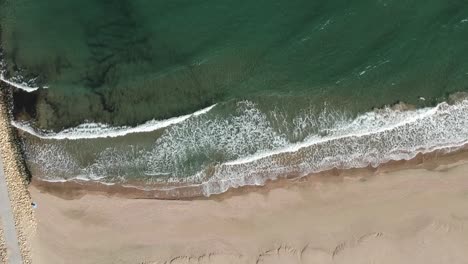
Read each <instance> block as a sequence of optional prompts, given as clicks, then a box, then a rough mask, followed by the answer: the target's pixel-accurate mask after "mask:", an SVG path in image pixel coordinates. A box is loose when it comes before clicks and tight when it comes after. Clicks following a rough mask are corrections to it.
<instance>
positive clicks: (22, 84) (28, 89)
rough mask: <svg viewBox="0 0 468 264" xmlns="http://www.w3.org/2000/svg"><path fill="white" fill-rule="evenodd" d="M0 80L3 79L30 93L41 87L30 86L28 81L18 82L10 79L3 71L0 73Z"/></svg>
mask: <svg viewBox="0 0 468 264" xmlns="http://www.w3.org/2000/svg"><path fill="white" fill-rule="evenodd" d="M0 81H3V82H5V83H7V84H9V85H11V86H14V87H16V88H18V89H21V90H24V91H26V92H28V93H31V92H34V91H36V90H37V89H39V87H29V86H28V85H27V84H26V83H16V82H12V81H9V80H7V79H6V78H5V77H4V76H3V73H0Z"/></svg>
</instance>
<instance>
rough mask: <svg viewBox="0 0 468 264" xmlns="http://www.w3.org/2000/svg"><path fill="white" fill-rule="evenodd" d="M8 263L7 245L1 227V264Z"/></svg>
mask: <svg viewBox="0 0 468 264" xmlns="http://www.w3.org/2000/svg"><path fill="white" fill-rule="evenodd" d="M3 263H6V246H5V239H4V237H3V230H2V228H1V227H0V264H3Z"/></svg>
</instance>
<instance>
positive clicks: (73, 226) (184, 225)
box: [30, 161, 468, 264]
mask: <svg viewBox="0 0 468 264" xmlns="http://www.w3.org/2000/svg"><path fill="white" fill-rule="evenodd" d="M428 167H429V168H430V169H427V168H428ZM30 191H31V195H32V197H33V199H34V200H35V201H36V202H38V208H37V209H36V217H37V220H38V231H37V235H36V238H35V241H34V243H33V252H32V256H33V261H34V263H47V264H53V263H70V264H71V263H83V264H84V263H278V264H279V263H281V264H287V263H392V264H394V263H425V264H426V263H468V250H467V249H468V162H466V161H458V162H457V163H456V164H452V165H432V166H424V168H423V167H422V166H418V168H415V169H405V170H399V171H391V172H388V171H387V172H380V173H377V174H376V175H374V176H370V177H369V176H366V177H359V176H353V177H336V179H334V180H327V181H317V180H305V181H304V180H302V181H301V182H299V183H298V182H296V183H293V182H290V183H289V184H285V185H284V186H283V187H276V188H272V189H270V190H268V191H262V192H252V191H249V192H247V193H242V192H239V195H228V196H224V197H223V196H221V197H218V198H214V199H205V200H194V201H164V200H144V199H128V198H123V197H107V196H104V195H100V194H88V195H85V196H83V197H81V198H78V199H72V200H66V199H63V198H59V197H57V196H54V195H51V194H50V193H43V192H41V191H39V189H38V188H36V187H34V186H31V187H30Z"/></svg>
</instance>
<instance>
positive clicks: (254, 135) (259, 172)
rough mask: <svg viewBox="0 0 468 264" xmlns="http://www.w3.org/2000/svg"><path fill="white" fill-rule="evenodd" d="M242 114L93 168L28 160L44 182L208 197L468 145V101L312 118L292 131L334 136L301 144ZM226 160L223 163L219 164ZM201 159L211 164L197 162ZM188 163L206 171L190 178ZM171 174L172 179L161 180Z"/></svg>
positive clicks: (111, 155)
mask: <svg viewBox="0 0 468 264" xmlns="http://www.w3.org/2000/svg"><path fill="white" fill-rule="evenodd" d="M236 107H237V109H236V110H235V111H233V112H235V113H236V114H234V115H233V116H231V117H221V118H220V117H213V116H199V117H197V118H190V119H186V120H184V121H182V122H180V123H177V124H174V125H173V126H171V127H169V128H168V129H166V130H165V131H164V132H163V134H162V135H161V136H160V137H158V139H155V140H156V141H155V143H154V145H152V146H150V148H149V149H148V148H141V147H134V146H132V145H130V146H127V147H125V148H121V147H109V148H105V149H102V150H99V152H98V153H96V158H95V160H94V163H93V164H91V165H86V167H82V165H79V164H80V163H79V162H77V160H76V158H75V157H74V155H76V154H74V153H72V152H68V151H67V150H66V148H65V147H63V145H62V144H63V143H60V142H57V143H53V144H52V143H47V144H42V145H33V146H31V149H30V150H28V151H27V152H29V154H28V156H29V157H28V158H29V159H30V160H31V162H33V163H34V164H35V165H38V166H39V167H40V168H41V171H42V172H43V173H45V175H46V176H44V178H45V179H50V180H54V181H55V180H58V179H60V178H61V177H65V178H66V179H69V180H71V179H77V176H79V177H86V178H87V179H89V180H92V181H99V182H107V183H111V182H120V183H125V181H126V179H127V177H132V176H134V175H135V174H132V173H134V172H135V171H140V172H144V175H143V176H145V175H146V176H147V177H149V179H150V180H148V185H147V188H151V187H152V186H151V183H154V182H156V183H164V182H166V183H184V185H186V186H194V185H195V186H200V187H201V188H202V189H203V193H204V194H205V195H207V196H209V195H211V194H216V193H222V192H224V191H226V190H227V189H229V188H233V187H234V188H235V187H239V186H244V185H263V184H264V183H265V181H266V180H268V179H276V178H278V177H281V176H283V175H285V174H289V173H294V174H295V175H298V176H302V175H307V174H310V173H314V172H320V171H324V170H329V169H332V168H340V169H347V168H360V167H366V166H368V165H372V166H377V165H379V164H382V163H385V162H388V161H390V160H401V159H405V160H407V159H411V158H413V157H415V156H416V155H417V154H418V153H427V152H431V151H434V150H440V149H443V150H447V151H450V150H455V149H457V148H458V147H460V146H463V145H465V144H466V143H468V141H467V140H468V101H467V100H465V101H461V102H458V103H456V104H453V105H449V104H447V103H441V104H439V105H437V106H436V107H432V108H424V109H418V110H407V111H402V110H393V109H390V108H385V109H381V110H376V111H373V112H369V113H365V114H363V115H360V116H358V117H356V118H354V119H350V118H349V115H345V114H343V115H342V114H337V113H331V112H327V113H325V114H323V115H322V114H321V115H320V116H318V117H315V118H310V119H308V118H304V117H298V118H295V119H294V120H295V121H293V122H292V123H288V124H287V125H288V126H289V127H288V128H289V132H288V133H290V132H291V131H293V133H298V134H301V133H303V132H304V131H300V130H301V129H303V128H304V127H307V126H309V127H310V126H311V125H313V126H319V131H326V132H327V133H326V135H325V136H320V135H321V134H322V133H312V134H310V133H309V137H307V138H306V139H305V140H303V141H302V142H299V143H295V144H293V143H291V142H290V141H289V140H288V139H287V137H286V135H285V134H283V132H280V131H283V130H282V129H279V130H274V129H272V127H271V123H270V122H271V119H269V118H268V117H267V115H266V114H265V113H263V112H261V111H260V110H259V109H257V108H256V107H255V104H253V103H250V102H241V103H239V104H238V105H237V106H236ZM273 116H275V117H274V118H276V117H277V116H281V114H277V115H273ZM276 121H278V120H276ZM301 122H302V123H301ZM279 123H281V120H280V122H279ZM324 124H325V125H324ZM284 131H286V130H284ZM322 135H323V134H322ZM80 144H87V143H86V141H83V142H81V143H80ZM90 144H91V143H90ZM219 155H222V157H223V160H224V162H223V161H221V162H218V161H217V160H219V159H217V157H219ZM200 157H202V158H203V159H204V160H208V161H211V163H200V164H198V165H197V164H196V163H193V162H196V161H197V160H199V159H200ZM186 162H189V163H188V164H190V166H195V167H194V168H197V167H196V166H201V167H200V168H201V170H200V169H198V172H195V173H187V171H184V168H185V167H184V166H186V164H187V163H186ZM194 164H195V165H194ZM207 165H208V166H209V167H207ZM129 168H131V169H129ZM51 175H54V176H57V175H66V176H57V177H55V178H52V177H50V176H51ZM151 175H157V176H151ZM167 175H171V176H172V177H169V178H167V177H161V176H167ZM103 177H104V178H103ZM167 188H169V189H170V188H178V187H173V186H167Z"/></svg>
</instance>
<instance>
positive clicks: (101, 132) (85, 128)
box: [11, 104, 216, 140]
mask: <svg viewBox="0 0 468 264" xmlns="http://www.w3.org/2000/svg"><path fill="white" fill-rule="evenodd" d="M215 106H216V104H214V105H212V106H209V107H207V108H204V109H202V110H199V111H196V112H194V113H192V114H188V115H184V116H179V117H173V118H169V119H166V120H151V121H148V122H146V123H144V124H142V125H139V126H136V127H127V126H122V127H112V126H110V125H107V124H100V123H85V124H81V125H79V126H77V127H74V128H68V129H65V130H62V131H60V132H57V133H55V132H51V131H37V130H36V129H34V128H33V127H31V126H30V125H29V124H27V123H21V122H17V121H14V120H13V121H12V122H11V124H12V125H13V126H14V127H16V128H17V129H20V130H22V131H24V132H27V133H29V134H31V135H34V136H36V137H38V138H42V139H71V140H76V139H92V138H107V137H111V138H112V137H121V136H125V135H128V134H133V133H144V132H152V131H156V130H158V129H161V128H165V127H168V126H172V125H175V124H178V123H181V122H184V121H185V120H187V119H189V118H190V117H194V116H199V115H202V114H205V113H207V112H209V111H210V110H211V109H213V107H215Z"/></svg>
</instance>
